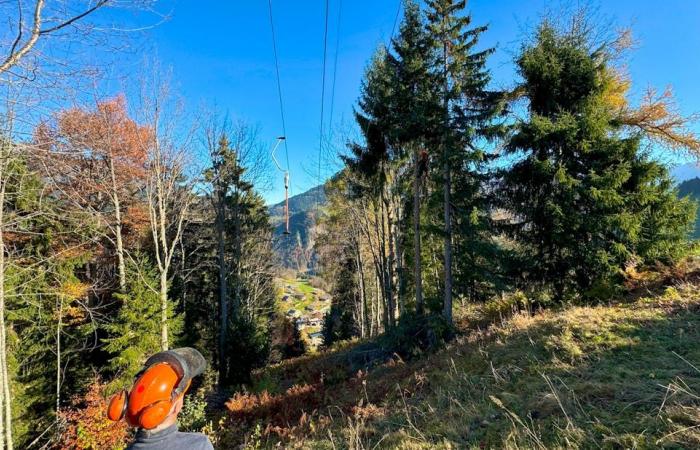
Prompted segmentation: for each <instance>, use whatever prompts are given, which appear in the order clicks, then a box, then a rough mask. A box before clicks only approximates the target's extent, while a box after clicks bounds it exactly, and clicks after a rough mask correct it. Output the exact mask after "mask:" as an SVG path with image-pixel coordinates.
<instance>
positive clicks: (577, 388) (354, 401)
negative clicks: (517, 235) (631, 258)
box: [261, 285, 700, 449]
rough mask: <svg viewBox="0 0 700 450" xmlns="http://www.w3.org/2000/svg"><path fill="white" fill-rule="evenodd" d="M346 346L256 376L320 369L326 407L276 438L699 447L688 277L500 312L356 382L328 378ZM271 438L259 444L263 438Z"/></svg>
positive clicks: (335, 444) (695, 312)
mask: <svg viewBox="0 0 700 450" xmlns="http://www.w3.org/2000/svg"><path fill="white" fill-rule="evenodd" d="M475 311H476V310H475V309H474V308H470V309H469V314H472V313H474V312H475ZM466 319H467V320H468V319H470V316H467V318H466ZM474 319H475V320H476V317H474ZM467 323H469V322H467ZM472 323H473V322H472ZM481 325H483V323H482V324H481ZM465 330H467V329H465ZM347 351H351V349H350V350H348V349H343V350H342V351H341V352H340V353H339V354H338V355H337V356H336V355H335V354H334V353H327V354H321V355H319V356H317V357H310V359H309V358H306V359H301V360H300V362H299V364H298V365H297V364H296V363H295V362H290V363H288V364H287V365H286V366H281V367H279V368H274V369H271V370H269V371H268V372H267V374H268V375H267V376H272V377H274V378H275V379H276V381H275V383H276V384H277V385H279V386H292V385H294V384H298V385H303V384H304V383H314V382H315V381H314V380H316V379H317V378H318V379H320V380H321V383H322V385H321V386H324V387H323V388H319V389H322V390H321V391H319V392H325V393H324V394H321V393H319V395H322V396H321V397H319V399H317V400H318V401H319V402H321V403H322V404H323V405H324V406H322V407H319V406H318V405H317V406H316V407H315V408H314V409H313V410H308V407H304V405H300V406H299V408H303V409H304V411H305V413H304V414H303V415H302V414H301V412H300V413H299V415H300V417H302V418H300V419H299V423H290V424H289V425H288V427H287V428H283V429H284V430H287V431H284V432H283V433H282V434H281V435H280V436H282V437H281V439H282V441H283V443H284V445H286V446H288V447H291V448H314V449H315V448H319V449H322V448H328V449H330V448H334V449H340V448H353V449H363V448H367V449H369V448H378V449H380V448H387V449H389V448H404V449H418V448H443V449H457V448H513V449H514V448H611V449H616V448H649V449H651V448H700V292H699V291H698V288H697V287H696V286H693V285H685V286H678V287H677V288H673V289H666V291H665V292H663V293H660V294H659V295H657V296H652V297H648V298H639V299H637V300H636V301H633V302H632V301H630V302H629V303H625V302H620V303H617V304H612V305H607V306H596V307H570V308H567V309H563V310H559V311H546V312H543V313H538V314H535V315H525V314H516V315H515V316H512V317H510V318H505V319H502V320H501V319H498V320H497V323H495V324H492V325H491V326H489V327H488V328H485V329H484V328H480V329H479V330H474V329H472V331H467V332H466V334H464V335H463V336H462V337H460V338H458V339H457V341H456V342H454V343H452V344H451V345H450V346H449V347H448V348H446V349H444V350H443V351H441V352H439V353H436V354H432V355H427V356H425V357H423V358H419V359H416V360H413V361H411V362H406V363H404V362H401V361H398V363H396V362H393V363H390V364H387V365H383V366H380V367H378V368H376V369H374V370H372V371H371V372H370V373H369V374H364V375H362V376H361V379H362V380H363V381H362V385H361V386H360V385H358V384H357V383H358V381H357V378H356V377H358V376H360V375H357V374H353V375H349V377H348V378H347V379H342V377H341V378H339V377H340V376H341V375H342V372H338V370H337V369H338V364H339V363H341V364H342V361H343V360H344V358H345V357H344V356H342V355H343V354H345V353H343V352H347ZM319 374H320V375H319ZM329 374H334V375H333V376H332V377H331V375H329ZM295 377H297V379H296V380H295ZM331 378H332V379H333V381H332V382H333V383H334V384H333V385H332V386H331V385H328V386H325V385H326V384H328V383H329V381H328V380H329V379H331ZM324 380H325V381H324ZM338 383H340V384H338ZM290 392H293V391H290ZM282 395H283V396H282V398H281V400H280V401H283V402H284V401H289V402H292V403H293V402H294V398H293V397H289V398H286V397H285V396H284V394H282ZM290 395H292V394H290ZM263 422H264V420H263ZM280 436H277V437H275V436H273V435H271V436H268V437H266V438H265V439H263V440H262V441H261V442H262V444H261V445H263V446H269V447H273V446H274V445H275V443H276V442H277V441H278V439H280ZM331 439H332V441H331Z"/></svg>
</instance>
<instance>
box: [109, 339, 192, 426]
mask: <svg viewBox="0 0 700 450" xmlns="http://www.w3.org/2000/svg"><path fill="white" fill-rule="evenodd" d="M191 381H192V379H191V376H190V373H189V369H188V365H187V363H186V362H185V361H183V359H182V358H181V356H180V355H179V354H177V353H176V352H174V351H167V352H161V353H157V354H155V355H153V356H152V357H151V358H149V359H148V361H146V364H145V367H144V369H143V370H142V371H141V372H139V373H138V374H137V375H136V381H135V382H134V385H133V386H132V388H131V392H127V391H126V390H122V391H121V392H119V393H117V394H116V395H114V396H113V397H112V398H111V400H110V402H109V406H108V407H107V417H108V418H109V419H110V420H113V421H115V422H117V421H119V420H121V419H122V418H126V421H127V423H128V424H129V425H130V426H132V427H137V428H143V429H146V430H151V429H153V428H155V427H157V426H158V425H160V424H161V423H163V421H164V420H165V419H166V418H167V417H168V414H170V410H171V409H172V406H173V404H175V402H177V401H178V400H179V399H180V397H182V396H183V395H185V392H187V389H188V388H189V387H190V383H191Z"/></svg>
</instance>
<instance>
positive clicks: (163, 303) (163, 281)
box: [160, 270, 168, 351]
mask: <svg viewBox="0 0 700 450" xmlns="http://www.w3.org/2000/svg"><path fill="white" fill-rule="evenodd" d="M160 347H161V349H162V350H163V351H165V350H167V349H168V272H167V271H166V270H163V271H161V273H160Z"/></svg>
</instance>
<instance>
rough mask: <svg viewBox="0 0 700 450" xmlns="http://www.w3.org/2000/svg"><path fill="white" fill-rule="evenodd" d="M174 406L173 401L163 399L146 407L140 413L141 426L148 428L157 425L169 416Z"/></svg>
mask: <svg viewBox="0 0 700 450" xmlns="http://www.w3.org/2000/svg"><path fill="white" fill-rule="evenodd" d="M172 406H173V403H172V402H171V401H170V400H161V401H159V402H155V403H154V404H152V405H150V406H148V407H146V408H145V409H144V410H143V411H142V412H141V414H139V420H138V421H139V426H140V427H141V428H144V429H146V430H151V429H153V428H155V427H157V426H158V425H160V424H161V423H163V421H164V420H165V418H166V417H168V414H170V410H171V409H172Z"/></svg>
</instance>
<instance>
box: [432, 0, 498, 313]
mask: <svg viewBox="0 0 700 450" xmlns="http://www.w3.org/2000/svg"><path fill="white" fill-rule="evenodd" d="M426 4H427V6H428V11H427V18H428V24H427V28H428V35H429V38H430V43H431V48H432V58H431V74H432V76H433V78H434V80H435V81H436V84H437V86H439V89H440V93H439V97H440V103H441V105H440V106H441V109H440V113H439V118H438V121H437V122H436V127H437V128H436V133H435V138H436V142H435V145H436V146H438V147H439V148H440V152H441V157H440V159H441V164H442V171H441V176H440V180H439V181H440V182H441V184H442V188H441V189H439V190H438V192H441V193H442V212H443V229H442V233H443V240H444V246H443V249H444V266H443V269H444V288H443V290H444V292H443V316H444V317H445V319H446V320H447V321H448V323H451V322H452V296H453V293H454V292H457V293H460V294H463V295H466V296H468V297H474V296H475V291H476V286H477V284H478V283H479V282H482V281H485V280H486V279H488V278H489V277H490V276H491V274H490V273H489V272H490V271H489V269H488V267H493V266H494V265H496V262H495V258H494V256H495V247H494V246H493V244H491V243H490V242H489V236H488V233H487V232H488V229H489V207H488V206H489V205H488V201H487V200H488V199H487V198H486V196H485V192H484V187H485V186H484V185H485V183H486V181H487V180H488V176H487V174H486V163H487V162H488V160H489V159H490V155H489V154H488V153H487V152H486V151H485V150H484V149H483V145H484V138H491V137H493V136H494V135H495V134H496V133H497V131H499V128H498V127H497V126H494V125H493V119H494V117H495V116H496V115H497V114H499V112H500V111H501V108H500V105H501V98H502V95H501V94H500V93H498V92H491V91H489V90H488V84H489V82H490V74H489V71H488V70H487V68H486V60H487V58H488V56H489V55H491V54H492V53H493V51H494V49H493V48H487V49H484V50H477V48H476V47H477V45H478V43H479V38H480V36H481V34H482V33H484V32H485V31H486V30H487V27H486V26H479V27H473V26H472V25H471V22H472V19H471V16H470V15H468V14H465V13H464V9H465V7H466V1H465V0H461V1H455V0H428V1H427V2H426ZM453 244H455V245H456V246H457V250H458V252H457V254H456V257H457V260H456V261H454V263H455V264H456V266H457V267H456V269H457V270H456V272H457V273H458V278H459V279H458V281H459V282H458V283H457V284H456V285H455V283H454V280H453V270H454V269H453Z"/></svg>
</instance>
